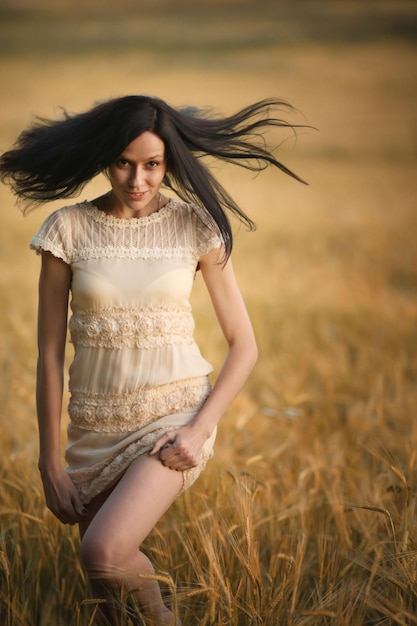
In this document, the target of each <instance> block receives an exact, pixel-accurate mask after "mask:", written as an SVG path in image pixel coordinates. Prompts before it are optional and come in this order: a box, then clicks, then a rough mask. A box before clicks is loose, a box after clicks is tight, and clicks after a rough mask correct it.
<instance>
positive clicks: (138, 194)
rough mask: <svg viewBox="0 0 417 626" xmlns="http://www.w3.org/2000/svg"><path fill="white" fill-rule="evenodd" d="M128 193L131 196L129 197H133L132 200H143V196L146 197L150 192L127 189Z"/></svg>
mask: <svg viewBox="0 0 417 626" xmlns="http://www.w3.org/2000/svg"><path fill="white" fill-rule="evenodd" d="M126 193H127V195H128V196H129V198H132V200H142V198H144V196H145V195H146V194H147V193H148V192H147V191H140V192H133V191H127V192H126Z"/></svg>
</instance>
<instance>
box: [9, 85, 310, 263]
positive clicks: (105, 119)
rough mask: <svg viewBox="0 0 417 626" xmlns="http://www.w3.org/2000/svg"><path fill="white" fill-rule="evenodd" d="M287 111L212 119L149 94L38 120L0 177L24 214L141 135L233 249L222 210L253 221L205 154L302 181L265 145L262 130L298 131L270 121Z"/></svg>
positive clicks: (64, 194) (74, 189)
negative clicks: (156, 146)
mask: <svg viewBox="0 0 417 626" xmlns="http://www.w3.org/2000/svg"><path fill="white" fill-rule="evenodd" d="M282 108H286V109H290V110H291V109H292V107H291V106H290V105H288V104H287V103H284V102H281V101H279V100H276V99H267V100H262V101H260V102H256V103H254V104H252V105H250V106H247V107H246V108H244V109H242V110H241V111H239V112H238V113H236V114H235V115H231V116H230V117H223V118H222V117H215V116H211V115H209V114H208V113H206V112H203V111H201V110H198V109H195V108H188V109H174V108H172V107H171V106H169V105H168V104H166V103H165V102H164V101H163V100H160V99H158V98H153V97H149V96H125V97H122V98H116V99H112V100H109V101H107V102H104V103H101V104H98V105H97V106H95V107H93V108H92V109H90V110H89V111H87V112H85V113H81V114H77V115H69V114H67V113H64V118H63V119H61V120H58V121H56V120H47V119H43V118H37V120H36V122H35V123H34V124H33V125H32V126H31V127H30V128H28V129H27V130H25V131H24V132H22V133H21V135H20V136H19V137H18V139H17V141H16V144H15V146H14V148H13V149H12V150H9V151H8V152H5V153H4V154H3V155H2V156H1V157H0V179H1V180H2V182H5V183H6V184H9V185H10V186H11V188H12V189H13V191H14V193H15V194H16V195H17V196H18V198H19V199H20V200H21V201H23V203H24V212H26V211H27V210H28V208H29V207H30V206H31V205H33V204H36V203H41V202H48V201H51V200H57V199H60V198H69V197H73V196H76V195H78V194H79V193H80V192H81V190H82V189H83V187H84V186H85V185H86V183H87V182H89V181H90V180H91V179H92V178H94V177H95V176H96V175H97V174H99V173H100V172H103V171H105V170H106V169H107V168H108V166H109V165H110V164H111V163H113V162H114V161H115V160H116V159H117V157H118V156H119V155H120V154H121V153H122V152H123V150H124V149H125V148H126V146H127V145H128V144H129V143H130V142H131V141H133V139H135V138H136V137H138V136H139V135H141V134H142V133H143V132H145V131H152V132H154V133H155V134H157V135H158V136H159V137H160V138H161V139H162V141H163V142H164V144H165V150H166V162H167V173H166V176H165V179H164V184H165V185H166V186H167V187H168V188H170V189H172V190H173V191H174V192H175V193H177V194H178V196H179V197H180V198H181V199H183V200H185V201H187V202H191V203H196V204H198V205H200V206H202V207H204V208H205V210H207V211H208V213H209V214H210V215H211V216H212V217H213V219H214V220H215V222H216V224H217V226H218V228H219V230H220V232H221V234H222V236H223V239H224V241H225V246H226V256H228V255H229V254H230V252H231V249H232V232H231V227H230V223H229V220H228V217H227V212H231V213H232V214H234V215H236V216H237V217H238V218H239V219H240V220H241V221H242V222H243V223H245V224H246V225H247V226H248V227H249V228H250V229H253V228H254V227H255V224H254V222H253V221H252V220H251V219H250V218H249V217H248V216H247V215H246V214H245V213H244V212H243V211H242V210H241V209H240V208H239V207H238V206H237V204H236V203H235V202H234V201H233V199H232V198H231V197H230V196H229V194H228V193H227V191H226V190H225V189H224V188H223V187H222V185H220V183H219V182H218V181H217V180H216V178H215V177H214V176H213V175H212V174H211V173H210V171H209V170H208V169H207V168H206V167H205V166H204V165H203V163H202V161H201V157H204V156H211V157H216V158H219V159H222V160H223V161H229V162H234V163H236V164H237V165H240V166H242V167H245V168H247V169H250V170H253V171H259V170H262V169H264V168H266V167H267V166H268V165H272V166H275V167H277V168H278V169H280V170H282V171H283V172H285V173H286V174H288V175H289V176H292V177H293V178H295V179H297V180H299V181H300V182H304V181H302V180H301V179H300V178H299V177H298V176H297V175H296V174H294V173H293V172H291V171H290V170H289V169H288V168H287V167H285V165H283V164H282V163H281V162H280V161H278V160H277V159H276V158H275V157H274V156H273V154H272V152H271V151H270V150H269V149H268V148H267V147H266V145H265V141H264V138H263V135H262V133H263V131H265V130H266V129H268V128H271V127H276V126H280V127H286V128H291V129H295V128H296V126H293V125H291V124H289V123H288V122H286V121H284V120H282V119H279V118H278V117H274V115H273V114H272V112H273V110H274V109H282Z"/></svg>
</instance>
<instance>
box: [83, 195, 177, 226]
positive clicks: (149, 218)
mask: <svg viewBox="0 0 417 626" xmlns="http://www.w3.org/2000/svg"><path fill="white" fill-rule="evenodd" d="M173 202H174V199H173V198H169V200H168V202H167V203H166V204H164V206H163V207H161V208H160V209H159V211H155V212H154V213H151V214H150V215H143V216H142V217H116V216H115V215H109V214H108V213H106V212H105V211H101V210H100V209H98V208H97V207H96V205H95V204H93V203H92V202H91V200H84V202H81V205H87V206H88V210H89V212H90V213H91V215H92V216H93V217H94V218H95V219H96V220H97V221H98V222H101V223H105V224H113V225H116V226H125V225H126V226H132V225H133V226H139V225H141V224H143V223H144V222H146V223H150V222H157V221H159V220H160V219H162V217H164V215H165V214H166V213H168V211H170V210H171V204H172V203H173Z"/></svg>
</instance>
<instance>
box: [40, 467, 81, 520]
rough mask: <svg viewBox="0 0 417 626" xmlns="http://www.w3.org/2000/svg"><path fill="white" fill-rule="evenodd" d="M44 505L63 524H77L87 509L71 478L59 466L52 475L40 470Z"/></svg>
mask: <svg viewBox="0 0 417 626" xmlns="http://www.w3.org/2000/svg"><path fill="white" fill-rule="evenodd" d="M41 477H42V483H43V490H44V492H45V499H46V505H47V507H48V509H50V511H52V513H53V514H54V515H55V517H57V518H58V519H59V521H60V522H62V523H63V524H77V523H78V522H79V521H80V520H81V519H82V518H83V517H84V516H85V515H86V514H87V509H86V508H85V506H84V505H83V503H82V502H81V500H80V496H79V493H78V491H77V488H76V487H75V485H74V483H73V482H72V480H71V478H70V477H69V476H68V474H67V473H66V471H65V470H64V469H63V468H62V467H61V468H60V469H59V470H58V471H57V472H55V473H54V475H53V476H51V475H49V474H46V473H44V472H41Z"/></svg>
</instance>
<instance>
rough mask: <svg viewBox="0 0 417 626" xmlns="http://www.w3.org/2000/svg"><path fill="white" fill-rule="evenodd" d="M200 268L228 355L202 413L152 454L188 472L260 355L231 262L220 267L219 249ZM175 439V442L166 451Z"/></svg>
mask: <svg viewBox="0 0 417 626" xmlns="http://www.w3.org/2000/svg"><path fill="white" fill-rule="evenodd" d="M200 268H201V272H202V275H203V278H204V281H205V283H206V286H207V289H208V292H209V294H210V297H211V300H212V302H213V306H214V310H215V312H216V316H217V319H218V321H219V324H220V327H221V329H222V332H223V334H224V337H225V339H226V341H227V344H228V352H227V355H226V359H225V361H224V363H223V366H222V368H221V370H220V373H219V375H218V377H217V380H216V383H215V385H214V387H213V390H212V392H211V394H210V395H209V397H208V398H207V400H206V402H205V404H204V406H203V407H202V409H201V410H200V411H199V413H198V414H197V415H196V416H195V418H194V419H193V420H192V421H191V422H190V424H189V425H187V426H186V427H183V428H182V429H178V430H177V431H175V432H171V433H167V434H166V435H165V436H164V437H161V439H159V440H158V441H157V442H156V445H155V446H154V448H153V450H152V452H151V454H152V455H154V454H157V453H158V452H160V458H161V460H162V461H163V463H164V464H165V465H167V466H168V467H170V468H171V469H178V470H184V469H189V468H190V467H193V466H194V465H196V464H197V463H198V460H199V456H200V452H201V447H202V445H203V444H204V442H205V441H206V439H208V438H209V437H210V435H211V434H212V432H213V430H214V428H215V426H216V425H217V423H218V421H219V420H220V418H221V417H222V415H223V414H224V413H225V411H226V410H227V408H228V407H229V406H230V404H231V403H232V401H233V400H234V398H235V397H236V395H237V394H238V392H239V391H240V389H241V388H242V386H243V385H244V383H245V381H246V379H247V377H248V375H249V373H250V372H251V370H252V368H253V366H254V365H255V362H256V359H257V355H258V352H257V347H256V341H255V337H254V333H253V329H252V325H251V322H250V319H249V315H248V313H247V310H246V307H245V304H244V301H243V298H242V295H241V293H240V290H239V287H238V285H237V282H236V278H235V274H234V271H233V267H232V262H231V260H230V259H229V260H228V261H227V263H226V265H225V266H224V267H223V265H221V264H219V252H218V250H213V251H212V252H210V253H209V254H207V255H205V256H203V257H201V258H200ZM174 439H175V443H173V444H171V445H169V446H167V447H166V448H164V446H166V445H167V443H169V442H173V440H174ZM162 448H164V449H162Z"/></svg>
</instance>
